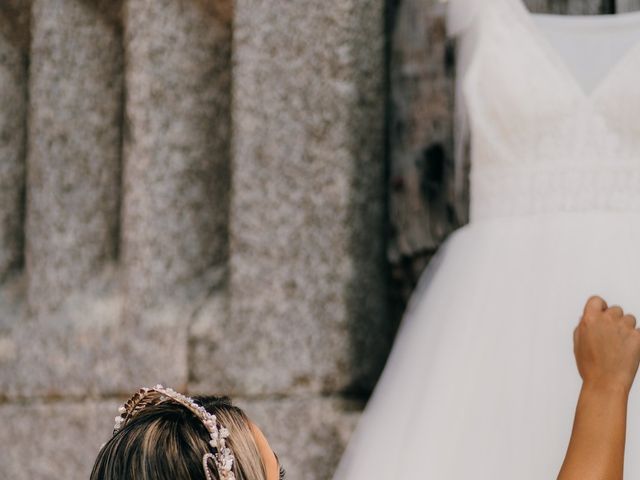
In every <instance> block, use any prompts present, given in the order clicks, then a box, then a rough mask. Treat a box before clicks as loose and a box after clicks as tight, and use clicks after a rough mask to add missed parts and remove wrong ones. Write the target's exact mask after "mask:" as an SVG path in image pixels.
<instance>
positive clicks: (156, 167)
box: [122, 0, 231, 317]
mask: <svg viewBox="0 0 640 480" xmlns="http://www.w3.org/2000/svg"><path fill="white" fill-rule="evenodd" d="M227 3H228V2H220V1H219V0H207V1H205V0H200V1H198V2H194V1H190V0H163V1H157V0H140V1H130V2H127V3H126V6H125V9H124V22H125V48H126V56H127V71H126V85H127V106H126V120H127V135H126V137H125V144H124V163H125V165H124V200H123V201H124V210H123V222H122V232H123V267H124V269H125V287H126V291H127V294H128V297H127V302H126V311H127V315H129V316H132V317H136V316H137V315H140V314H142V313H143V312H145V311H147V310H148V309H150V308H156V307H158V306H159V305H161V304H162V302H164V301H166V300H167V298H169V297H171V298H176V297H177V296H180V295H182V294H184V293H185V291H186V290H188V289H189V288H190V287H193V286H194V285H195V288H196V289H205V290H206V289H208V288H209V285H207V284H206V276H207V275H208V271H209V269H210V268H211V267H212V266H215V265H219V264H221V263H224V262H225V261H226V259H227V244H228V234H227V224H228V192H229V122H230V85H229V82H230V42H231V30H230V17H229V11H228V5H227Z"/></svg>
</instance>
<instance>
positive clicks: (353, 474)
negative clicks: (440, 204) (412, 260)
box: [334, 212, 640, 480]
mask: <svg viewBox="0 0 640 480" xmlns="http://www.w3.org/2000/svg"><path fill="white" fill-rule="evenodd" d="M639 273H640V214H635V213H611V212H586V213H568V212H567V213H554V214H540V215H531V216H527V217H513V218H500V219H491V220H482V221H479V222H472V223H470V224H467V225H465V226H464V227H462V228H460V229H458V230H456V231H454V232H453V233H452V234H450V235H449V236H448V237H447V239H446V240H445V242H444V243H443V244H442V245H441V246H440V248H439V250H438V252H437V253H436V255H435V257H434V258H433V259H432V261H431V262H430V264H429V266H428V267H427V269H426V270H425V272H424V273H423V274H422V276H421V278H420V281H419V284H418V286H417V288H416V290H415V292H414V294H413V296H412V298H411V301H410V303H409V306H408V309H407V312H406V313H405V316H404V318H403V320H402V323H401V326H400V330H399V331H398V335H397V337H396V341H395V344H394V347H393V350H392V352H391V354H390V356H389V359H388V361H387V365H386V367H385V369H384V371H383V373H382V376H381V377H380V380H379V382H378V384H377V386H376V388H375V390H374V392H373V395H372V397H371V398H370V400H369V403H368V404H367V407H366V409H365V411H364V413H363V415H362V417H361V419H360V421H359V424H358V426H357V428H356V431H355V433H354V434H353V436H352V438H351V441H350V443H349V445H348V447H347V450H346V451H345V454H344V456H343V458H342V460H341V462H340V464H339V466H338V469H337V472H336V474H335V476H334V480H378V479H379V480H382V479H384V480H390V479H424V480H469V479H474V480H554V479H555V478H557V474H558V472H559V470H560V466H561V465H562V461H563V459H564V456H565V453H566V449H567V445H568V443H569V439H570V436H571V430H572V425H573V420H574V415H575V408H576V403H577V400H578V395H579V392H580V387H581V384H582V380H581V378H580V375H579V373H578V370H577V367H576V363H575V357H574V354H573V329H574V328H575V326H576V325H577V324H578V321H579V319H580V316H581V314H582V310H583V307H584V304H585V302H586V300H587V299H588V297H589V296H590V295H592V294H597V295H600V296H602V297H603V298H604V299H605V300H606V301H607V302H608V303H609V305H610V306H611V305H614V304H618V305H620V306H622V307H623V309H624V310H625V312H628V313H633V314H636V315H637V316H638V318H639V319H640V283H639V278H638V274H639ZM639 382H640V380H637V381H636V383H639ZM639 388H640V387H638V386H636V385H635V384H634V387H633V388H632V390H631V395H630V401H629V410H628V416H627V419H628V424H627V439H626V454H625V478H640V452H639V451H638V448H640V438H639V437H640V404H639V403H638V400H639V397H638V394H637V390H638V389H639Z"/></svg>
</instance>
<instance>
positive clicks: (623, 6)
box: [616, 0, 640, 12]
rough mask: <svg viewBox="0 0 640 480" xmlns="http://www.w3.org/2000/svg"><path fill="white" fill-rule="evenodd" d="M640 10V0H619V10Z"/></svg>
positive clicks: (617, 9) (617, 4)
mask: <svg viewBox="0 0 640 480" xmlns="http://www.w3.org/2000/svg"><path fill="white" fill-rule="evenodd" d="M636 10H640V0H617V1H616V11H617V12H634V11H636Z"/></svg>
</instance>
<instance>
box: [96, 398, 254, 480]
mask: <svg viewBox="0 0 640 480" xmlns="http://www.w3.org/2000/svg"><path fill="white" fill-rule="evenodd" d="M194 400H195V401H196V402H197V403H198V404H199V405H202V406H203V407H204V408H205V409H206V410H207V411H208V412H209V413H212V414H213V415H215V416H216V417H217V418H218V420H219V421H220V423H221V424H223V425H224V426H225V427H226V428H227V429H228V430H229V437H228V438H227V443H228V445H229V448H231V450H232V451H233V453H234V455H235V462H234V468H233V472H234V473H235V476H236V480H266V478H267V474H266V471H265V466H264V463H263V461H262V457H261V455H260V451H259V449H258V445H257V444H256V441H255V438H254V436H253V433H252V431H251V426H250V421H249V418H248V417H247V415H246V414H245V413H244V412H243V411H242V410H241V409H240V408H239V407H236V406H235V405H233V404H232V403H231V401H230V400H229V398H227V397H212V396H206V397H205V396H201V397H194ZM208 438H209V435H208V432H207V429H206V428H205V427H204V425H203V424H202V422H201V421H200V420H199V419H198V418H196V417H195V416H194V415H193V414H192V413H191V412H190V411H189V410H188V409H186V408H185V407H184V406H182V405H180V404H178V403H174V402H163V403H160V404H158V405H154V406H150V407H147V408H145V409H144V410H142V411H141V412H140V413H138V414H137V415H136V416H135V417H134V418H132V419H131V420H130V421H129V422H128V423H127V425H125V426H124V427H123V428H122V430H120V431H119V432H117V433H116V434H115V435H114V436H113V437H111V439H109V441H108V442H107V443H106V444H105V445H104V446H103V447H102V449H101V450H100V452H99V453H98V457H97V458H96V461H95V464H94V466H93V470H92V472H91V477H90V480H123V479H127V480H205V474H204V471H203V469H202V456H203V455H204V454H206V453H207V452H210V451H211V447H210V446H209V444H208V443H207V439H208ZM211 473H212V474H213V475H214V477H215V478H216V479H219V475H218V472H217V471H215V469H212V470H211Z"/></svg>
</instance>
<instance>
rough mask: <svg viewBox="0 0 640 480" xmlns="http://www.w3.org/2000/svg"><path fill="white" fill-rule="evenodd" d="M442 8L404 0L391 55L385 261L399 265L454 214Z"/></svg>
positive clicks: (437, 236)
mask: <svg viewBox="0 0 640 480" xmlns="http://www.w3.org/2000/svg"><path fill="white" fill-rule="evenodd" d="M445 9H446V7H445V5H444V4H442V3H441V2H437V1H433V2H427V3H425V2H424V1H422V0H404V1H403V2H402V3H401V4H400V7H399V9H398V12H397V17H396V24H395V27H396V28H395V29H394V32H393V41H392V56H391V80H392V81H391V99H392V107H393V108H392V112H391V119H390V121H391V125H392V127H391V129H390V132H391V148H392V150H391V176H390V188H389V203H390V205H389V207H390V212H389V213H390V221H391V224H392V226H393V230H392V237H391V242H390V245H389V249H388V252H389V260H390V261H391V262H392V263H393V264H398V263H399V262H400V261H401V260H402V259H403V258H404V257H410V256H412V255H416V254H419V253H422V252H425V251H427V250H430V249H434V248H435V247H437V246H438V244H439V243H440V242H441V240H442V239H443V238H444V236H445V235H446V234H447V233H449V232H450V231H451V229H452V228H453V227H454V222H455V219H454V218H451V214H450V212H451V203H452V200H453V199H452V198H451V193H452V191H453V185H452V181H453V165H452V161H451V159H452V147H453V144H452V142H451V129H452V121H453V116H452V111H453V103H452V97H453V77H452V75H451V73H452V72H451V69H450V68H448V67H449V61H450V59H449V58H448V53H449V50H448V48H447V47H448V45H449V44H448V43H447V37H446V32H445V28H444V14H445Z"/></svg>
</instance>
